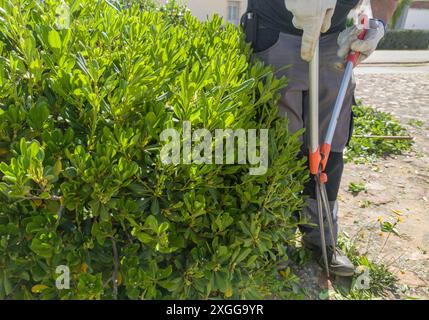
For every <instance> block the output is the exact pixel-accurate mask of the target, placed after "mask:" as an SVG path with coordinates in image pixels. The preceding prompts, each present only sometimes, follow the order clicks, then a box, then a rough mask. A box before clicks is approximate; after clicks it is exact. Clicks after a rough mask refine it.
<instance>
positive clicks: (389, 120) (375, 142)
mask: <svg viewBox="0 0 429 320" xmlns="http://www.w3.org/2000/svg"><path fill="white" fill-rule="evenodd" d="M353 112H354V114H355V128H354V135H353V138H352V140H351V141H350V144H349V146H348V147H347V149H346V151H345V159H346V161H353V162H355V163H368V162H374V161H375V160H376V159H378V158H380V157H386V156H390V155H399V154H401V153H403V152H406V151H409V150H411V147H412V145H413V141H411V140H394V139H382V138H368V137H367V136H407V135H408V132H407V130H406V129H405V128H404V127H403V126H402V125H401V124H400V123H399V121H398V120H397V119H395V118H394V117H393V116H392V115H391V114H389V113H386V112H381V111H377V110H375V109H374V108H372V107H368V106H364V105H362V103H361V102H360V101H359V102H358V104H357V105H356V106H354V107H353Z"/></svg>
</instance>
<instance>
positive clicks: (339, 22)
mask: <svg viewBox="0 0 429 320" xmlns="http://www.w3.org/2000/svg"><path fill="white" fill-rule="evenodd" d="M286 1H287V0H286ZM303 1H305V0H303ZM358 3H359V0H338V1H337V6H336V8H335V12H334V16H333V17H332V24H331V28H330V29H329V30H328V32H326V33H327V34H328V33H334V32H340V31H343V30H344V29H345V27H346V23H347V16H348V14H349V13H350V11H351V10H352V9H353V8H354V7H355V6H356V5H358ZM249 9H250V10H252V11H254V12H256V14H257V15H258V17H259V23H260V24H262V25H263V26H265V27H268V28H271V29H274V30H276V31H280V32H284V33H289V34H295V35H302V30H298V29H296V28H295V27H294V26H293V24H292V18H293V15H292V13H291V12H290V11H289V10H287V9H286V6H285V0H249Z"/></svg>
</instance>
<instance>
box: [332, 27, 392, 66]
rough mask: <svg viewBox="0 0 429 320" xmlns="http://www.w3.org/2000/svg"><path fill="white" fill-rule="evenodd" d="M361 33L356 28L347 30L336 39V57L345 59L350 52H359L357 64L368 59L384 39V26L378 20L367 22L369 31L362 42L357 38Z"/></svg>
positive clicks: (360, 30)
mask: <svg viewBox="0 0 429 320" xmlns="http://www.w3.org/2000/svg"><path fill="white" fill-rule="evenodd" d="M361 32H362V29H359V28H358V27H357V26H353V27H350V28H347V29H346V30H344V31H343V32H341V33H340V36H339V37H338V46H339V49H338V56H339V57H340V58H343V59H346V57H347V56H348V54H349V53H350V51H356V52H360V53H361V55H360V58H359V61H358V64H359V63H361V62H362V61H363V60H365V59H366V58H368V57H369V56H370V55H371V54H372V53H373V52H374V51H375V49H377V46H378V43H379V42H380V40H381V39H383V37H384V33H385V31H384V24H383V22H381V21H380V20H376V19H371V20H369V29H368V31H367V33H366V36H365V39H364V40H359V39H358V36H359V34H360V33H361Z"/></svg>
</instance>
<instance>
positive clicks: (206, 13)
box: [158, 0, 247, 21]
mask: <svg viewBox="0 0 429 320" xmlns="http://www.w3.org/2000/svg"><path fill="white" fill-rule="evenodd" d="M158 1H159V2H161V3H165V1H166V0H158ZM178 1H180V0H178ZM236 1H239V2H240V17H241V16H242V15H243V14H244V12H245V11H246V8H247V0H236ZM182 2H183V3H187V4H188V7H189V9H190V10H191V12H192V14H193V15H194V16H196V17H197V18H198V19H200V20H205V19H206V18H207V17H211V16H212V15H213V14H215V13H217V14H219V15H220V16H222V17H223V18H224V19H225V21H226V19H227V17H228V12H227V10H228V0H182Z"/></svg>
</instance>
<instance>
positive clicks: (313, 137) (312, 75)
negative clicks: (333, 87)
mask: <svg viewBox="0 0 429 320" xmlns="http://www.w3.org/2000/svg"><path fill="white" fill-rule="evenodd" d="M309 68H310V69H309V89H310V90H309V91H310V92H309V95H310V110H309V113H308V122H309V123H308V124H309V132H308V133H307V136H308V139H309V140H308V144H309V149H310V150H309V151H310V152H311V153H314V152H316V151H317V150H318V148H319V143H320V142H319V41H318V42H317V45H316V50H315V51H314V56H313V59H312V60H311V61H310V65H309Z"/></svg>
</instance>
